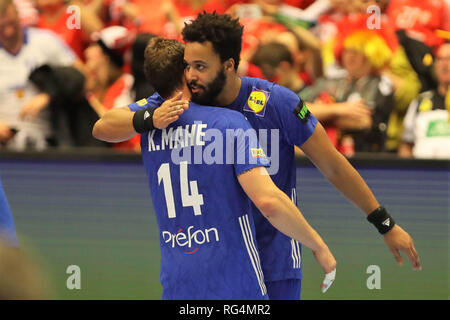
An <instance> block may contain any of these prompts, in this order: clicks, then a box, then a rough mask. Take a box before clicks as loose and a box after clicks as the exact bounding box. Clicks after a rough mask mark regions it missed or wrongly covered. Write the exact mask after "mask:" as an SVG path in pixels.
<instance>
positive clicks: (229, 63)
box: [224, 58, 235, 71]
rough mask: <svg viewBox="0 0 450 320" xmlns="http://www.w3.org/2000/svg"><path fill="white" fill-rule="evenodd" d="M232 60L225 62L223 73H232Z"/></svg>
mask: <svg viewBox="0 0 450 320" xmlns="http://www.w3.org/2000/svg"><path fill="white" fill-rule="evenodd" d="M234 64H235V62H234V59H233V58H230V59H228V60H227V61H225V63H224V66H225V71H234Z"/></svg>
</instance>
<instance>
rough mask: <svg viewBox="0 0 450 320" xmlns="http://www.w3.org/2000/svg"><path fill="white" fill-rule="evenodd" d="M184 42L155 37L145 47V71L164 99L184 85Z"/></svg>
mask: <svg viewBox="0 0 450 320" xmlns="http://www.w3.org/2000/svg"><path fill="white" fill-rule="evenodd" d="M183 56H184V44H182V43H181V42H179V41H177V40H173V39H164V38H161V37H154V38H152V39H151V40H150V42H149V43H148V45H147V47H146V48H145V61H144V73H145V77H146V78H147V80H148V81H149V82H150V84H151V85H152V86H153V87H154V88H155V90H156V91H157V92H158V93H159V94H160V96H161V97H163V98H164V99H167V98H169V97H170V96H171V95H172V94H173V92H174V91H175V90H176V89H178V88H180V87H181V86H182V85H183V74H184V68H185V65H184V60H183Z"/></svg>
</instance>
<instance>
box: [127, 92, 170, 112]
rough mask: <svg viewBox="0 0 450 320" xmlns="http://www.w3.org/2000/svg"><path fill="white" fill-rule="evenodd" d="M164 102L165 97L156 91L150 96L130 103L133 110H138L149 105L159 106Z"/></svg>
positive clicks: (129, 106)
mask: <svg viewBox="0 0 450 320" xmlns="http://www.w3.org/2000/svg"><path fill="white" fill-rule="evenodd" d="M163 102H164V99H163V98H162V97H161V96H160V95H159V94H158V93H156V92H155V93H154V94H153V95H152V96H150V97H148V98H144V99H141V100H139V101H136V102H133V103H131V104H129V105H128V108H130V110H131V111H135V112H136V111H138V110H142V109H146V108H148V107H159V106H160V105H161V104H162V103H163Z"/></svg>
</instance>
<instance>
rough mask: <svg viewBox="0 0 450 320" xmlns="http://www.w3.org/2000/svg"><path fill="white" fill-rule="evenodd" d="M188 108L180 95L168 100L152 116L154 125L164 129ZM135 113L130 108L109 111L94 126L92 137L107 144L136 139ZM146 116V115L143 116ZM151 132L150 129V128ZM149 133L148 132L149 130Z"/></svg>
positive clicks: (186, 102)
mask: <svg viewBox="0 0 450 320" xmlns="http://www.w3.org/2000/svg"><path fill="white" fill-rule="evenodd" d="M187 108H188V101H186V100H181V95H180V94H178V95H176V96H175V97H174V98H172V99H168V100H166V101H165V102H164V103H163V104H162V105H161V106H160V107H158V108H156V109H155V110H154V112H153V114H152V118H151V119H149V120H152V125H153V126H154V128H157V129H164V128H166V127H167V126H168V125H169V124H171V123H172V122H174V121H176V120H178V118H179V116H180V115H181V114H182V113H183V112H184V110H186V109H187ZM134 116H135V112H133V111H131V110H130V109H129V108H128V107H123V108H114V109H111V110H109V111H107V112H106V113H105V114H104V115H103V116H102V117H101V118H100V119H99V120H98V121H97V122H96V123H95V125H94V128H93V129H92V135H93V136H94V137H95V138H96V139H99V140H103V141H106V142H122V141H126V140H128V139H130V138H132V137H134V136H135V135H136V134H137V132H136V129H135V127H134V126H133V117H134ZM143 116H145V113H144V114H143ZM149 130H150V128H149ZM147 131H148V130H147Z"/></svg>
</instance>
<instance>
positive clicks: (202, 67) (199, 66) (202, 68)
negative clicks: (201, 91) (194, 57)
mask: <svg viewBox="0 0 450 320" xmlns="http://www.w3.org/2000/svg"><path fill="white" fill-rule="evenodd" d="M195 69H197V70H198V71H204V70H205V69H206V66H204V65H202V64H197V65H196V66H195Z"/></svg>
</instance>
